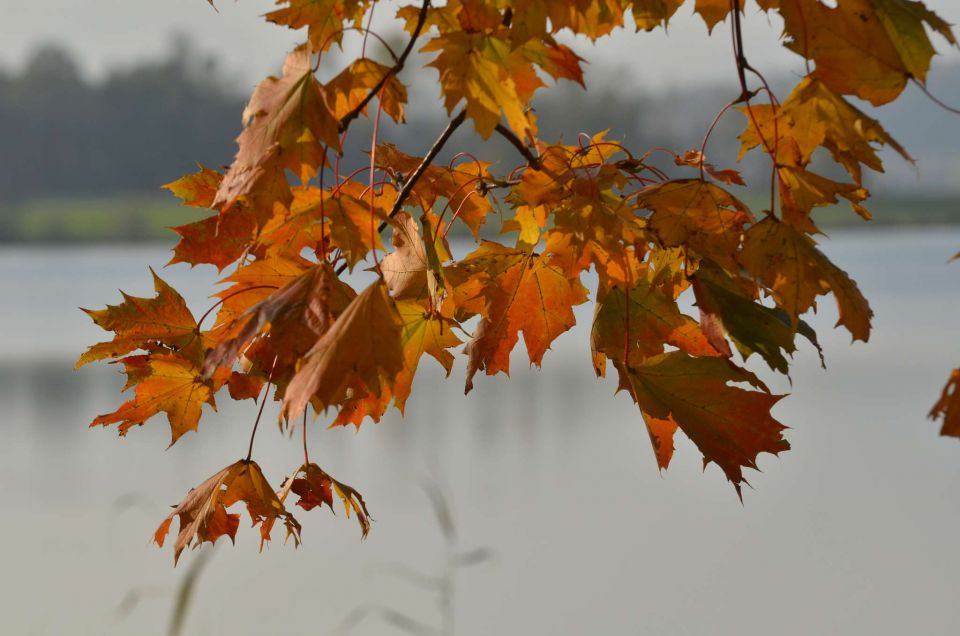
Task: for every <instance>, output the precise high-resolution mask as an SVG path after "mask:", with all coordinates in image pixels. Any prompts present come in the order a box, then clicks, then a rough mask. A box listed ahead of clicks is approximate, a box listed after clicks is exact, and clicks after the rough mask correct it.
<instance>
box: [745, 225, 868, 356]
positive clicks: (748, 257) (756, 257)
mask: <svg viewBox="0 0 960 636" xmlns="http://www.w3.org/2000/svg"><path fill="white" fill-rule="evenodd" d="M740 262H741V263H742V264H743V266H744V268H746V270H747V271H748V272H750V274H751V275H752V276H753V277H754V278H755V279H757V280H759V281H761V282H762V283H763V284H764V285H765V286H766V287H768V288H769V289H770V290H771V292H772V293H773V297H774V299H775V300H776V301H777V306H779V307H780V308H781V309H783V310H784V311H785V312H787V314H788V315H789V316H790V320H791V322H792V323H793V324H796V323H797V321H798V320H799V316H800V315H801V314H803V313H804V312H806V311H807V310H808V309H810V308H811V307H815V306H816V297H817V296H819V295H821V294H825V293H827V292H828V291H832V292H833V295H834V296H835V297H836V299H837V308H838V309H839V312H840V318H839V320H838V321H837V325H838V326H839V325H843V326H844V327H846V328H847V330H848V331H849V332H850V334H851V335H852V336H853V339H854V340H863V341H864V342H866V341H867V340H868V339H869V338H870V319H871V318H872V317H873V311H872V310H871V309H870V305H869V304H868V303H867V300H866V298H864V297H863V294H861V293H860V289H859V288H858V287H857V284H856V283H855V282H853V280H851V279H850V277H849V276H847V273H846V272H844V271H843V270H842V269H840V268H839V267H837V266H836V265H834V264H833V263H832V262H831V261H830V260H829V259H828V258H827V257H826V256H825V255H824V254H823V253H822V252H821V251H820V250H818V249H817V247H816V244H815V243H814V242H813V240H812V239H811V238H810V237H808V236H806V235H804V234H801V233H800V232H797V231H796V230H795V229H793V228H791V227H790V226H788V225H787V224H785V223H781V222H780V221H777V220H776V219H775V218H773V217H767V218H765V219H764V220H763V221H761V222H760V223H758V224H756V225H754V226H753V227H751V228H750V229H749V230H748V231H747V233H746V237H745V238H744V243H743V251H742V253H741V255H740Z"/></svg>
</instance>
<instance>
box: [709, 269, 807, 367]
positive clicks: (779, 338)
mask: <svg viewBox="0 0 960 636" xmlns="http://www.w3.org/2000/svg"><path fill="white" fill-rule="evenodd" d="M750 287H751V286H750V285H748V281H744V280H742V279H740V280H734V279H733V278H732V277H730V276H729V275H728V274H726V273H725V272H724V271H723V270H722V269H721V268H720V267H718V266H717V265H715V264H713V263H711V262H710V261H703V262H701V263H700V267H699V268H698V269H697V273H696V275H694V277H693V291H694V294H695V296H696V299H697V306H698V307H699V308H700V311H701V312H702V314H703V315H704V316H709V317H711V318H712V320H713V321H715V322H716V324H717V326H718V328H719V330H720V331H719V332H718V333H717V337H719V338H723V337H724V336H725V335H729V336H730V338H731V339H732V340H733V343H734V344H735V345H736V347H737V349H738V350H739V351H740V353H741V354H742V355H743V359H744V360H747V359H748V358H749V357H750V356H751V355H752V354H754V353H757V354H759V355H760V357H762V358H763V359H764V361H765V362H766V363H767V364H768V365H769V366H770V368H771V369H773V370H774V371H779V372H780V373H783V374H786V373H787V370H788V363H787V359H786V358H785V357H784V354H787V355H791V354H793V352H794V351H796V349H797V347H796V345H795V344H794V339H795V335H796V333H799V334H800V335H802V336H804V337H805V338H807V340H809V341H810V343H811V344H812V345H813V346H814V347H816V349H817V351H818V352H819V354H820V360H821V363H823V351H822V349H821V348H820V344H819V343H818V342H817V334H816V332H814V331H813V329H812V328H810V326H809V325H808V324H807V323H805V322H804V321H802V320H799V321H797V325H796V330H794V327H793V325H792V323H791V320H790V316H789V314H787V313H786V312H784V311H782V310H780V309H774V308H771V307H765V306H764V305H761V304H760V303H759V302H756V300H755V296H756V290H755V289H751V288H750ZM704 322H705V321H704V320H703V319H701V324H703V323H704ZM707 335H708V339H710V341H711V344H713V345H714V347H716V348H717V349H720V348H721V347H722V346H723V345H722V344H721V343H718V342H717V341H716V340H714V339H713V338H711V337H710V336H711V335H712V334H711V332H710V331H707Z"/></svg>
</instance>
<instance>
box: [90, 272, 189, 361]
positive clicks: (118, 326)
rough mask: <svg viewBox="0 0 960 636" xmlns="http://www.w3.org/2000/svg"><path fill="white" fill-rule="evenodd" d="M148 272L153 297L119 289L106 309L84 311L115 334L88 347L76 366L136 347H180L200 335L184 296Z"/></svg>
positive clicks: (156, 349)
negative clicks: (119, 299)
mask: <svg viewBox="0 0 960 636" xmlns="http://www.w3.org/2000/svg"><path fill="white" fill-rule="evenodd" d="M150 273H151V274H152V275H153V286H154V289H155V290H156V292H157V295H156V297H154V298H138V297H136V296H130V295H128V294H125V293H123V292H122V291H121V292H120V293H121V294H122V295H123V302H122V303H121V304H119V305H107V307H106V309H98V310H91V309H84V310H83V311H84V312H86V313H87V315H88V316H90V317H91V318H92V319H93V322H95V323H96V324H97V326H98V327H100V328H102V329H104V330H106V331H113V332H114V333H115V334H116V335H115V336H114V338H113V340H111V341H109V342H101V343H98V344H95V345H93V346H91V347H89V348H88V349H87V351H86V352H85V353H84V354H83V355H81V356H80V359H79V360H77V364H76V366H77V367H78V368H79V367H81V366H83V365H85V364H87V363H89V362H94V361H96V360H103V359H105V358H119V357H121V356H123V355H125V354H127V353H130V352H131V351H135V350H137V349H143V350H145V351H162V350H169V349H181V348H183V347H184V346H186V345H187V344H189V343H190V342H191V341H192V340H194V339H195V338H197V337H199V334H198V332H197V321H196V320H195V319H194V317H193V314H192V313H190V309H189V308H187V303H186V301H184V299H183V297H182V296H181V295H180V294H179V293H177V290H175V289H174V288H173V287H171V286H170V285H168V284H167V283H166V282H164V281H163V279H161V278H160V277H159V276H157V274H156V272H154V271H153V270H152V269H151V270H150Z"/></svg>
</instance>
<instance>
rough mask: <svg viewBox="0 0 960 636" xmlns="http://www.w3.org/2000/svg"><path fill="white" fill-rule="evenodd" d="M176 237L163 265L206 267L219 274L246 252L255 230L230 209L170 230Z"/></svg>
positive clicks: (250, 222) (253, 222) (250, 219)
mask: <svg viewBox="0 0 960 636" xmlns="http://www.w3.org/2000/svg"><path fill="white" fill-rule="evenodd" d="M170 229H172V230H173V231H174V232H176V233H177V234H179V235H180V241H179V242H178V243H177V244H176V246H175V247H174V248H173V258H171V259H170V262H169V263H167V265H173V264H175V263H189V264H190V265H191V266H193V265H200V264H204V263H205V264H210V265H214V266H216V268H217V270H219V271H223V270H224V268H226V267H228V266H229V265H231V264H232V263H235V262H236V261H237V260H238V259H239V258H240V257H241V256H243V255H244V253H245V252H246V251H247V248H248V246H249V245H250V243H251V241H252V240H253V234H254V232H255V230H256V220H255V219H254V218H253V217H252V216H251V215H249V214H244V213H240V211H239V210H237V209H233V210H231V211H230V212H228V213H226V214H215V215H213V216H208V217H207V218H205V219H201V220H199V221H194V222H193V223H187V224H185V225H178V226H176V227H173V228H170Z"/></svg>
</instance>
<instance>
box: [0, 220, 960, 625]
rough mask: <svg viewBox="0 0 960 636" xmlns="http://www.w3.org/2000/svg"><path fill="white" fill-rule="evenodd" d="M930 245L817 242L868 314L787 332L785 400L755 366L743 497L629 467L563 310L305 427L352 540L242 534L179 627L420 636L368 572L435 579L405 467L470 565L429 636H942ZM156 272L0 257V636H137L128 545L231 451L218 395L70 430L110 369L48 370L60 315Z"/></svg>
mask: <svg viewBox="0 0 960 636" xmlns="http://www.w3.org/2000/svg"><path fill="white" fill-rule="evenodd" d="M958 246H960V231H958V230H957V229H954V228H950V229H932V230H916V231H914V230H911V231H902V232H896V233H894V232H889V231H881V230H870V231H864V232H859V233H840V232H837V233H836V234H835V236H833V238H832V240H830V241H828V242H827V243H826V245H825V249H826V251H827V252H828V253H829V254H830V255H831V256H832V257H833V258H834V259H835V260H836V262H837V263H838V264H839V265H841V266H842V267H844V268H845V269H846V270H847V271H849V272H850V273H851V274H852V275H853V276H854V278H855V279H856V280H857V281H858V282H859V283H860V286H861V289H862V290H863V291H864V293H865V294H866V295H867V296H868V298H869V299H870V301H871V303H872V306H873V308H874V311H875V313H876V319H875V323H874V324H875V331H874V335H873V338H872V339H871V342H870V343H869V344H868V345H863V344H862V343H858V344H856V345H853V346H851V345H850V342H849V337H848V336H847V334H846V332H845V331H839V330H833V329H832V325H833V324H834V323H835V322H836V311H835V309H834V306H833V301H832V300H831V299H829V298H828V299H825V300H824V301H823V302H822V303H821V311H820V314H819V315H818V316H816V317H814V318H813V320H812V321H811V322H812V323H813V324H814V325H815V327H816V328H817V330H818V332H819V333H820V340H821V343H822V344H823V345H824V348H825V350H826V355H827V364H828V370H827V371H823V370H821V369H820V368H819V360H818V358H817V356H816V354H815V352H813V351H812V350H811V349H810V348H809V347H803V346H801V351H800V352H799V354H798V356H797V359H796V366H795V370H794V372H793V378H792V380H793V382H792V386H791V385H790V383H789V382H787V381H786V380H783V379H779V378H776V377H774V376H773V374H771V373H770V372H769V371H766V372H764V373H763V377H764V378H766V379H769V380H770V381H771V384H772V385H773V386H774V388H776V389H777V390H779V391H781V392H789V393H791V396H790V397H788V398H786V399H784V400H782V401H781V402H780V404H779V405H778V406H777V407H776V409H775V414H776V415H777V416H778V417H779V418H780V419H781V420H782V421H783V422H785V423H786V424H788V425H789V426H791V429H792V430H790V431H788V438H789V440H790V443H791V444H792V445H793V450H792V451H791V452H789V453H785V454H783V455H782V456H781V457H780V458H775V457H772V456H769V455H763V456H761V458H760V467H761V469H762V470H763V472H762V473H755V474H752V475H750V476H749V479H750V480H751V483H752V484H753V485H754V487H755V488H756V490H755V491H754V490H749V489H748V490H747V491H746V492H745V495H744V499H745V503H744V505H742V506H741V505H740V503H739V502H738V501H737V498H736V496H735V495H734V493H733V489H732V488H731V487H730V486H729V485H728V484H727V483H726V481H725V479H724V478H723V475H722V473H721V472H720V471H719V470H718V469H717V468H716V467H715V466H711V467H709V468H707V470H706V471H705V473H702V472H701V465H700V460H699V459H698V455H697V453H696V449H695V448H693V446H692V444H691V443H690V442H688V441H687V440H686V439H681V437H682V436H679V435H678V449H677V453H676V455H675V457H674V461H673V464H672V466H671V468H670V470H669V471H668V472H667V473H664V474H663V475H661V474H660V473H659V472H658V471H657V469H656V464H655V462H654V458H653V454H652V452H651V450H650V444H649V441H648V439H647V436H646V433H645V431H644V427H643V424H642V422H641V420H640V417H639V414H638V412H637V411H636V408H635V407H634V406H633V405H632V403H631V402H630V400H629V399H628V398H627V397H626V396H624V395H617V396H615V395H614V394H613V390H614V388H615V386H614V383H613V381H612V380H607V381H599V380H597V379H595V378H594V377H593V374H592V371H591V368H590V363H589V350H588V344H587V340H586V335H587V333H586V328H585V327H583V326H582V325H583V324H585V323H587V322H588V321H589V309H586V310H585V311H581V312H580V313H579V314H578V319H579V320H580V322H581V325H580V326H578V327H577V328H576V329H575V330H574V332H572V333H569V334H566V335H565V336H564V337H561V339H560V340H559V342H558V343H556V345H555V346H554V350H553V351H551V352H548V354H547V356H546V358H545V361H544V369H543V370H535V369H528V368H527V366H526V364H524V360H523V358H522V357H521V356H523V355H525V353H524V352H523V351H522V348H521V351H520V352H519V353H520V355H519V356H517V357H516V358H515V362H514V373H513V378H512V380H509V381H508V380H507V379H505V378H503V377H502V376H500V377H497V378H487V377H484V378H482V379H481V380H480V381H479V382H478V383H477V388H476V390H475V391H474V393H472V394H471V395H470V396H469V397H468V398H464V397H463V394H462V379H463V378H462V371H463V365H462V361H459V363H458V364H459V367H458V369H457V370H456V371H455V372H454V375H453V377H451V379H450V380H448V381H447V382H442V381H441V379H442V374H441V373H439V371H438V369H439V366H438V365H436V364H435V363H433V362H432V361H426V362H424V367H425V368H424V370H423V371H422V372H421V375H420V376H419V377H418V381H417V385H418V386H417V387H415V390H414V394H413V395H414V397H413V398H412V399H411V400H410V403H409V405H408V415H407V417H406V418H405V419H403V420H401V419H399V418H397V417H389V418H387V419H386V420H385V421H384V422H382V423H381V424H379V425H376V426H374V425H369V426H365V427H364V428H362V429H361V430H360V431H359V433H357V432H354V431H353V430H348V429H340V430H324V429H322V428H321V427H320V426H316V427H314V428H312V429H311V456H312V457H314V458H315V461H317V462H318V463H320V464H321V465H323V466H325V467H326V468H327V469H328V470H329V471H330V472H331V473H332V474H333V475H335V476H337V477H340V478H341V479H343V480H344V481H347V482H348V483H351V484H353V485H354V486H356V487H357V488H359V489H360V490H361V492H363V493H364V495H365V496H366V498H367V500H368V502H369V504H370V508H371V511H372V513H373V516H374V517H375V518H376V523H375V524H374V527H373V530H372V532H371V534H370V537H369V539H368V540H367V541H365V542H362V543H361V542H360V541H359V538H358V532H357V528H356V526H355V524H354V523H353V520H350V521H347V520H346V519H344V518H343V516H342V514H340V515H339V516H337V517H334V516H332V515H331V514H330V513H329V511H327V510H323V511H318V510H314V511H312V512H309V513H306V512H304V513H301V514H300V515H299V517H300V520H301V521H302V522H303V525H304V541H305V544H304V546H302V547H301V548H300V549H299V550H294V549H293V547H292V546H284V545H283V543H282V541H279V540H277V541H274V543H273V544H272V545H271V546H269V548H267V549H266V550H265V551H264V554H261V555H258V554H257V540H256V538H255V537H256V532H255V531H251V530H250V529H249V528H247V527H246V526H245V524H243V525H242V527H241V530H240V532H239V533H238V537H237V546H236V547H235V548H234V547H230V546H229V544H226V545H223V546H221V547H220V548H218V549H217V551H216V553H215V554H214V555H213V558H212V561H211V563H210V567H209V568H208V569H207V570H206V571H204V573H203V574H202V576H201V578H200V579H199V583H198V586H199V587H198V591H197V603H196V605H195V606H194V608H193V611H192V612H191V614H190V618H189V620H188V623H187V629H186V633H188V634H234V635H235V634H270V633H277V632H279V631H280V630H281V629H282V630H283V631H284V632H287V633H291V632H296V633H304V634H312V633H315V634H329V633H332V632H333V631H334V630H335V628H336V627H337V626H338V625H340V624H341V621H342V620H343V619H344V617H345V616H346V615H347V614H348V613H350V611H351V610H353V609H354V608H356V607H358V606H362V605H384V606H389V607H393V608H396V609H402V610H404V611H405V612H406V613H408V614H409V615H411V617H413V618H416V619H417V620H419V621H422V622H425V623H430V624H437V623H438V613H437V606H436V603H435V597H434V596H433V595H432V594H431V593H430V592H429V591H427V590H424V589H420V588H418V587H416V586H412V585H411V584H410V583H409V582H407V581H406V580H404V579H403V578H400V577H397V576H395V575H393V574H390V573H389V572H386V571H385V567H386V565H388V564H405V565H409V566H412V567H416V568H418V569H420V570H423V571H425V572H428V573H430V572H435V571H438V569H439V568H441V567H442V565H443V557H444V553H445V552H444V551H445V543H444V540H443V535H442V533H441V531H440V529H439V528H438V525H437V523H436V522H435V520H434V517H433V513H432V509H431V507H430V503H429V500H428V498H427V497H426V495H425V494H424V490H423V487H422V484H423V482H424V480H425V479H432V480H436V481H439V482H441V483H442V484H443V488H444V489H445V491H446V492H447V494H448V497H449V499H450V501H451V506H452V508H453V512H454V515H455V519H456V523H457V529H458V541H459V542H460V544H461V545H462V546H463V548H465V549H469V548H472V547H475V546H487V547H489V548H491V549H493V550H494V551H495V553H496V558H495V560H494V561H492V562H490V563H486V564H483V565H477V566H474V567H472V568H469V569H465V570H463V571H462V572H461V575H460V577H459V579H458V588H457V594H456V611H455V615H456V633H457V634H464V635H466V634H476V635H480V634H515V633H529V634H551V635H555V634H570V635H580V634H604V635H606V634H697V635H700V634H758V635H759V634H771V633H775V634H782V635H788V634H789V635H792V634H798V635H799V634H811V633H837V634H871V635H876V634H891V635H901V634H905V633H912V634H956V633H958V630H960V606H958V605H957V598H958V597H960V549H958V544H957V537H958V536H960V498H958V497H957V486H958V484H960V444H958V443H957V442H956V441H955V440H947V439H942V438H938V437H937V435H936V432H937V428H936V425H935V424H933V423H931V422H929V421H927V420H925V419H924V416H925V414H926V412H927V410H928V409H929V407H930V405H931V404H932V402H933V401H934V400H935V398H936V395H937V393H938V391H939V388H940V386H941V384H942V382H943V380H944V379H945V377H946V373H947V371H948V369H949V368H951V367H953V366H956V365H957V363H958V361H960V339H958V338H957V319H956V316H957V315H960V266H958V265H953V266H948V265H947V264H946V263H945V261H946V259H947V258H948V257H949V256H950V255H952V254H953V253H955V252H956V251H957V249H958ZM166 260H167V253H166V252H165V251H164V250H162V249H158V248H152V247H119V248H95V249H93V248H91V249H86V248H84V249H63V248H56V249H49V250H47V249H19V248H4V249H3V251H0V298H3V302H2V304H0V325H2V326H3V329H0V404H2V407H3V408H2V411H0V413H2V415H0V417H2V420H3V429H2V430H3V441H2V443H0V483H2V484H3V495H4V505H3V510H4V511H5V512H4V516H3V520H4V523H2V524H0V546H2V547H0V555H2V556H3V559H2V562H3V564H4V576H2V577H0V616H2V617H3V625H4V629H3V631H4V633H10V634H161V633H164V630H165V629H166V624H167V617H168V614H169V609H170V606H171V603H172V595H173V592H174V590H175V588H176V586H177V584H178V582H179V581H180V579H181V577H182V576H183V575H184V573H185V572H186V570H187V567H189V564H190V562H191V560H192V559H193V558H195V557H196V556H197V555H196V553H193V554H191V553H187V554H185V556H184V558H183V560H182V563H181V566H180V567H178V568H177V569H176V570H175V569H173V567H172V555H171V552H170V551H169V550H158V549H156V548H155V547H154V546H151V545H150V544H149V538H150V534H151V533H152V531H153V529H154V528H155V527H156V524H157V523H159V521H160V520H161V519H162V518H163V517H164V516H165V515H166V514H167V511H168V510H169V508H168V506H169V504H172V503H175V502H176V501H178V500H179V499H180V498H181V497H182V495H183V494H184V493H185V492H186V491H187V490H188V489H189V488H190V487H191V486H193V485H196V484H198V483H200V482H201V481H202V480H203V479H205V478H206V477H207V476H209V475H210V474H212V473H213V472H215V471H216V470H218V469H219V468H221V467H223V466H225V465H227V464H228V463H230V462H232V461H235V460H236V459H237V458H238V457H240V456H242V455H243V453H244V451H245V447H246V442H247V436H248V434H249V430H250V425H251V423H252V420H253V417H254V415H255V413H254V407H253V405H252V404H251V403H249V402H248V403H246V404H242V405H234V404H229V403H228V402H229V400H223V404H222V409H221V411H220V412H219V413H217V414H213V413H209V412H208V413H207V414H206V415H205V418H204V420H203V421H202V422H201V425H200V432H199V434H191V435H188V436H187V437H185V438H183V439H182V440H181V441H180V443H178V444H177V445H176V446H174V447H173V448H171V449H170V450H164V448H165V446H166V444H167V442H168V439H169V429H168V427H167V425H166V423H165V422H164V421H163V420H162V419H156V420H153V421H151V422H150V423H148V424H147V425H146V426H144V427H143V428H142V429H137V430H133V431H131V433H130V435H129V436H128V437H126V438H124V439H119V438H118V437H117V436H116V434H115V432H114V431H113V430H101V429H96V430H88V429H87V428H86V424H87V422H89V420H90V419H92V417H93V416H95V415H97V414H99V413H103V412H107V411H110V410H113V409H114V408H115V407H116V405H117V404H118V403H119V400H120V396H119V395H118V390H119V388H120V387H121V386H122V379H121V377H120V376H119V374H117V373H116V370H115V369H113V368H110V367H108V366H107V365H100V366H99V368H97V367H96V366H93V367H88V368H84V369H83V370H81V371H76V372H75V371H73V370H72V365H73V362H74V361H75V359H76V357H77V355H78V353H79V352H80V351H81V350H82V349H83V347H84V346H85V345H86V344H89V343H92V342H94V341H96V340H98V339H99V338H100V337H101V332H99V330H97V329H96V328H95V327H93V326H92V325H91V324H90V322H89V319H88V318H87V317H86V316H84V315H83V314H82V313H80V312H79V311H77V310H76V307H78V306H80V305H83V306H88V307H99V306H102V305H104V304H105V303H108V302H109V303H115V302H117V301H118V300H119V297H118V294H117V292H116V289H117V288H118V287H120V288H123V289H124V290H125V291H127V292H130V293H134V294H138V295H146V294H148V293H149V292H150V277H149V273H148V272H147V271H146V266H147V265H154V266H155V267H158V266H161V265H162V264H163V263H164V262H165V261H166ZM162 275H163V276H164V277H165V278H167V279H168V280H169V281H170V282H171V283H173V284H175V285H176V286H177V287H178V288H180V289H182V290H185V291H186V294H185V295H186V296H187V298H188V301H189V302H190V304H191V307H193V308H194V309H195V311H197V312H199V311H202V310H203V309H205V308H206V307H207V306H208V304H209V301H208V300H206V299H205V297H206V296H207V295H208V294H209V291H210V289H211V288H210V283H211V282H212V281H213V279H214V276H213V274H212V273H211V272H208V271H205V270H204V269H197V270H192V271H191V270H189V269H188V268H185V267H179V266H178V267H174V268H171V269H169V270H165V271H164V272H163V273H162ZM752 367H753V368H754V369H755V370H758V371H762V369H761V368H760V367H759V366H757V365H752ZM268 421H271V418H268ZM255 457H256V458H257V459H258V461H259V462H260V464H261V466H263V468H264V470H265V471H266V473H267V475H268V476H269V477H271V478H272V479H274V480H276V481H277V482H279V480H280V479H281V478H282V477H283V476H284V475H286V474H288V473H289V472H290V471H291V470H292V469H293V468H295V467H296V465H297V464H298V463H299V461H300V451H299V445H298V443H297V442H296V441H291V440H288V439H286V438H285V437H284V436H283V435H280V434H279V433H277V431H276V429H275V428H273V427H271V426H269V425H268V426H265V427H263V429H262V432H261V435H260V436H259V437H258V439H257V448H256V451H255ZM275 534H277V535H278V536H279V533H275ZM185 566H186V567H185ZM132 599H136V600H137V602H136V603H135V604H132V603H131V600H132ZM392 629H393V628H390V627H386V626H385V625H384V624H383V623H377V622H373V621H371V622H369V623H363V624H361V625H360V626H358V627H357V628H356V629H355V630H354V631H353V632H352V633H357V634H382V633H401V632H399V631H396V630H394V631H391V630H392Z"/></svg>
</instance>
